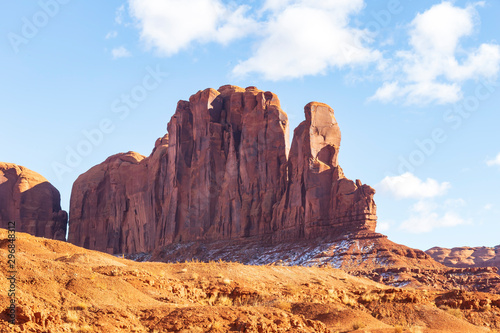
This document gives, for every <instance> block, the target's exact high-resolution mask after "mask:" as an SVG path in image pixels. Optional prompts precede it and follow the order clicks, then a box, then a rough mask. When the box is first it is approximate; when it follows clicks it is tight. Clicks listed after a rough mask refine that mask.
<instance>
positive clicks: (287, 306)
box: [273, 300, 292, 312]
mask: <svg viewBox="0 0 500 333" xmlns="http://www.w3.org/2000/svg"><path fill="white" fill-rule="evenodd" d="M273 307H275V308H277V309H280V310H283V311H287V312H290V311H292V303H290V302H287V301H285V300H277V301H275V302H274V303H273Z"/></svg>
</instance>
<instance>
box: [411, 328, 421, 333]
mask: <svg viewBox="0 0 500 333" xmlns="http://www.w3.org/2000/svg"><path fill="white" fill-rule="evenodd" d="M410 332H411V333H423V332H424V329H423V328H422V327H420V326H415V327H411V328H410Z"/></svg>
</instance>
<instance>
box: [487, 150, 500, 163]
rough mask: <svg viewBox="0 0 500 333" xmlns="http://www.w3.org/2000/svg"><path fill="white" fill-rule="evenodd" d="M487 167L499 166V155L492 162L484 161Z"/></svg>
mask: <svg viewBox="0 0 500 333" xmlns="http://www.w3.org/2000/svg"><path fill="white" fill-rule="evenodd" d="M486 164H487V165H488V166H495V165H500V153H499V154H498V155H497V156H496V157H495V158H494V159H492V160H488V161H486Z"/></svg>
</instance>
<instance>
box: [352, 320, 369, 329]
mask: <svg viewBox="0 0 500 333" xmlns="http://www.w3.org/2000/svg"><path fill="white" fill-rule="evenodd" d="M365 326H366V325H365V324H364V323H362V322H361V321H356V322H354V323H353V324H352V329H353V330H359V329H361V328H364V327H365Z"/></svg>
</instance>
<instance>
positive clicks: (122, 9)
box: [115, 5, 125, 24]
mask: <svg viewBox="0 0 500 333" xmlns="http://www.w3.org/2000/svg"><path fill="white" fill-rule="evenodd" d="M124 13H125V5H121V6H120V7H118V8H117V9H116V12H115V22H116V23H118V24H122V23H123V15H124Z"/></svg>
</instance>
